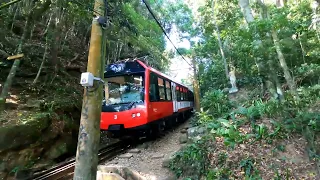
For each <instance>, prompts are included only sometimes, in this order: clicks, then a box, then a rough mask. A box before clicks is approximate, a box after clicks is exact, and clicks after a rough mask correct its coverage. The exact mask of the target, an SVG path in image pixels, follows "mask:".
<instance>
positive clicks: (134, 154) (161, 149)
mask: <svg viewBox="0 0 320 180" xmlns="http://www.w3.org/2000/svg"><path fill="white" fill-rule="evenodd" d="M187 126H188V121H187V122H185V123H183V124H181V125H180V126H178V127H176V128H175V129H174V130H171V132H167V134H166V136H165V137H162V138H159V139H158V140H156V141H153V142H147V143H145V144H142V145H140V146H138V147H137V148H136V149H132V150H130V151H128V153H126V154H122V155H120V156H118V157H116V158H115V159H113V160H112V161H109V162H107V163H105V165H107V166H121V167H128V168H130V169H132V170H135V171H137V172H139V173H140V174H141V175H143V176H144V177H146V178H147V179H148V180H173V179H175V176H174V175H173V173H172V172H171V171H169V170H168V169H167V168H165V167H163V162H164V161H166V160H168V159H169V158H170V157H171V156H172V155H173V154H174V153H175V152H177V151H178V150H179V149H180V148H181V147H182V146H183V144H180V142H179V137H180V136H181V135H182V134H181V133H180V131H181V130H182V129H184V128H185V127H187Z"/></svg>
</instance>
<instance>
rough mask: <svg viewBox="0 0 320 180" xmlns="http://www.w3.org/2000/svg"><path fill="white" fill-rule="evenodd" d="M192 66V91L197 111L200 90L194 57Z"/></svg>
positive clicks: (198, 109) (198, 110)
mask: <svg viewBox="0 0 320 180" xmlns="http://www.w3.org/2000/svg"><path fill="white" fill-rule="evenodd" d="M191 59H192V66H193V91H194V103H195V104H194V105H195V108H196V111H197V112H200V92H199V89H200V88H199V82H198V76H197V64H196V60H195V57H192V58H191Z"/></svg>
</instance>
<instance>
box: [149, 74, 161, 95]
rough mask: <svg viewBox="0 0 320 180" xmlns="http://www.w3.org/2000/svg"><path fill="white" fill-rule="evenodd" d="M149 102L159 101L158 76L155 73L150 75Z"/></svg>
mask: <svg viewBox="0 0 320 180" xmlns="http://www.w3.org/2000/svg"><path fill="white" fill-rule="evenodd" d="M149 100H150V101H158V100H159V92H158V81H157V76H156V75H155V74H153V73H150V86H149Z"/></svg>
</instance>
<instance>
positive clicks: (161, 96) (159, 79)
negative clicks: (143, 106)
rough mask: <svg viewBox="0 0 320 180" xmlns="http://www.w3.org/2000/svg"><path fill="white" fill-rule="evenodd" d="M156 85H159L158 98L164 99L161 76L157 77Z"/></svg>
mask: <svg viewBox="0 0 320 180" xmlns="http://www.w3.org/2000/svg"><path fill="white" fill-rule="evenodd" d="M158 87H159V95H160V100H162V101H163V100H166V93H165V90H164V81H163V79H161V78H158Z"/></svg>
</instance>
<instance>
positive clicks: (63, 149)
mask: <svg viewBox="0 0 320 180" xmlns="http://www.w3.org/2000/svg"><path fill="white" fill-rule="evenodd" d="M67 152H68V148H67V143H66V140H64V139H60V140H58V141H57V142H55V143H54V144H53V145H52V146H51V148H50V149H49V150H48V151H47V152H46V154H45V156H46V157H48V158H49V159H56V158H58V157H60V156H61V155H63V154H65V153H67Z"/></svg>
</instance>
